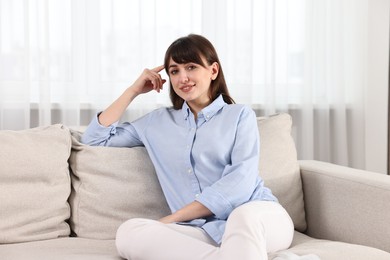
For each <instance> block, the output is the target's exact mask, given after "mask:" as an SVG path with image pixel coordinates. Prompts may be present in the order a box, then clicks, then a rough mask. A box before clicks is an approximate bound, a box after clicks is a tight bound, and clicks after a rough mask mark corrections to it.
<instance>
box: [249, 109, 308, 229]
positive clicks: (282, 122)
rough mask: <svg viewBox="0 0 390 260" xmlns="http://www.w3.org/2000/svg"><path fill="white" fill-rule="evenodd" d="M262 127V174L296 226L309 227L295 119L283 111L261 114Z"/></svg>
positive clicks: (266, 183)
mask: <svg viewBox="0 0 390 260" xmlns="http://www.w3.org/2000/svg"><path fill="white" fill-rule="evenodd" d="M257 122H258V127H259V131H260V162H259V168H260V176H261V177H262V178H263V180H264V183H265V185H266V186H267V187H269V188H270V189H271V190H272V193H273V194H274V195H275V196H276V197H277V198H278V200H279V202H280V204H282V205H283V207H284V208H285V209H286V210H287V212H288V213H289V214H290V216H291V218H292V220H293V222H294V226H295V229H296V230H298V231H301V232H303V231H305V230H306V220H305V210H304V202H303V192H302V181H301V175H300V171H299V165H298V160H297V152H296V148H295V143H294V140H293V138H292V136H291V127H292V119H291V116H290V115H289V114H286V113H281V114H276V115H273V116H270V117H260V118H258V121H257Z"/></svg>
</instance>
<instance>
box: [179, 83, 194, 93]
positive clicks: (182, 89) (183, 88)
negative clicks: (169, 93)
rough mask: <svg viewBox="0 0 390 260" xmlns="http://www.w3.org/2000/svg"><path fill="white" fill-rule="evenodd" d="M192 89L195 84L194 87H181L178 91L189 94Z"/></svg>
mask: <svg viewBox="0 0 390 260" xmlns="http://www.w3.org/2000/svg"><path fill="white" fill-rule="evenodd" d="M193 87H195V84H194V85H187V86H183V87H181V88H180V90H181V91H183V92H189V91H190V90H191V89H192V88H193Z"/></svg>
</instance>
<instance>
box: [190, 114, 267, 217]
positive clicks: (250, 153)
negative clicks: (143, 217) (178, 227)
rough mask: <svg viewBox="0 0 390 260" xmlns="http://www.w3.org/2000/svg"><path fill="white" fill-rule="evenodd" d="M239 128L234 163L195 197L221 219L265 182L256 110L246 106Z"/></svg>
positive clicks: (232, 159) (233, 152) (233, 157)
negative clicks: (260, 169) (260, 163)
mask: <svg viewBox="0 0 390 260" xmlns="http://www.w3.org/2000/svg"><path fill="white" fill-rule="evenodd" d="M236 129H237V130H236V136H235V141H234V145H233V148H232V153H231V163H230V164H228V165H226V166H225V168H224V169H223V173H222V178H221V179H220V180H218V181H217V182H215V183H214V184H213V185H211V186H209V187H206V188H205V189H204V190H203V191H202V193H201V195H200V196H199V197H198V198H197V199H196V200H197V201H199V202H200V203H202V204H203V205H204V206H206V207H207V208H208V209H210V210H211V211H212V212H213V213H214V214H215V216H216V217H217V218H219V219H227V217H228V216H229V214H230V213H231V212H232V211H233V209H235V208H236V207H238V206H239V205H241V204H243V203H245V202H247V201H248V200H249V199H250V198H251V196H252V194H253V191H254V190H255V189H256V187H257V186H258V185H259V183H262V181H261V179H260V177H259V175H258V160H259V152H260V151H259V149H260V148H259V132H258V128H257V121H256V116H255V114H254V112H253V110H251V109H250V108H246V109H243V111H242V114H241V116H240V118H239V121H238V123H237V127H236Z"/></svg>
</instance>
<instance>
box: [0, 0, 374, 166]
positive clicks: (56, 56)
mask: <svg viewBox="0 0 390 260" xmlns="http://www.w3.org/2000/svg"><path fill="white" fill-rule="evenodd" d="M367 2H368V0H327V1H324V0H306V1H305V0H214V1H208V0H203V1H199V0H158V1H157V0H139V1H136V0H0V129H25V128H30V127H35V126H39V125H48V124H54V123H63V124H65V125H68V126H71V127H77V126H80V125H81V126H82V125H86V124H88V122H89V120H90V119H91V118H92V116H93V114H94V113H95V112H96V111H98V110H102V109H104V108H105V107H106V106H107V105H109V104H110V102H112V101H113V100H114V99H115V98H116V97H118V96H119V95H120V94H121V93H122V91H123V90H124V89H125V88H126V87H127V86H129V84H131V83H132V81H133V80H135V79H136V77H137V76H138V75H139V74H140V72H141V71H142V70H143V68H145V67H148V68H151V67H154V66H157V65H160V64H162V63H163V57H164V54H165V50H166V49H167V47H168V46H169V44H170V43H171V42H172V41H173V40H175V39H176V38H178V37H180V36H184V35H187V34H189V33H198V34H203V35H204V36H206V37H207V38H209V39H210V40H211V41H212V42H213V43H214V45H215V47H216V49H217V50H218V52H219V55H220V59H221V63H222V66H223V68H224V71H225V75H226V77H227V82H228V85H229V87H230V91H231V94H232V96H233V98H234V99H235V100H236V101H237V102H238V103H245V104H249V105H251V106H252V107H253V109H254V110H255V111H256V112H257V113H258V115H270V114H273V113H277V112H288V113H290V114H291V115H292V116H293V120H294V128H293V136H294V138H295V141H296V144H297V149H298V154H299V158H300V159H319V160H324V161H330V162H334V163H338V164H343V165H349V166H353V167H357V168H364V159H365V158H364V121H365V118H364V113H363V112H364V111H363V110H364V100H363V94H364V89H365V84H366V81H365V77H366V70H367V68H366V67H365V66H366V64H367V63H366V59H367V57H366V55H365V53H366V47H367V46H366V42H367V39H366V38H367V32H366V26H367ZM164 105H170V103H169V97H168V93H167V91H164V92H163V93H162V94H157V93H153V94H148V95H143V96H142V97H140V98H138V99H137V100H136V101H135V103H134V104H133V105H132V106H131V108H130V109H129V110H128V111H127V114H126V116H125V118H124V120H131V119H134V118H136V117H138V116H140V115H142V114H144V113H146V112H148V111H150V110H152V109H154V108H156V107H159V106H164Z"/></svg>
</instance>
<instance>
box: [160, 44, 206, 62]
mask: <svg viewBox="0 0 390 260" xmlns="http://www.w3.org/2000/svg"><path fill="white" fill-rule="evenodd" d="M201 53H202V52H201V51H200V50H199V48H198V47H197V46H196V45H195V44H193V42H192V41H188V40H186V39H182V40H180V41H177V42H176V43H175V45H174V46H172V48H171V49H170V52H169V53H167V54H168V55H167V57H166V58H168V59H169V58H171V59H172V60H173V61H174V62H176V63H178V64H185V63H190V62H193V63H196V64H199V65H201V66H203V67H204V66H205V64H204V62H203V60H202V57H201ZM167 62H169V60H167Z"/></svg>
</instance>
